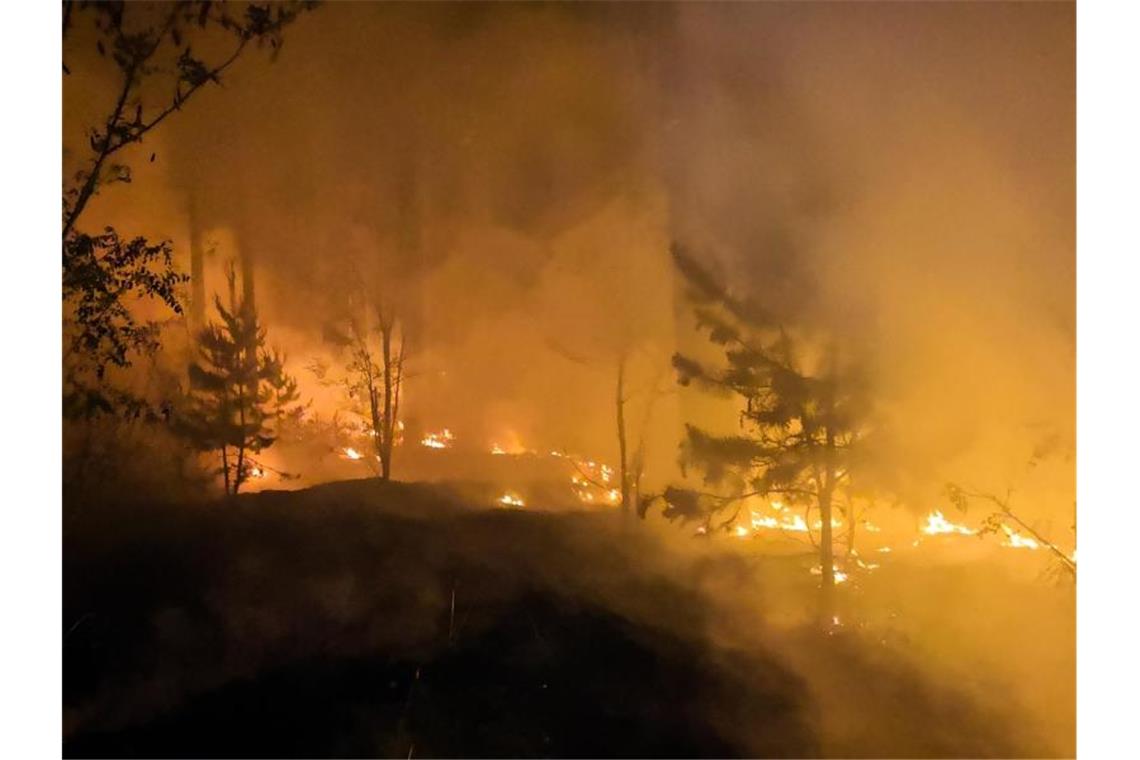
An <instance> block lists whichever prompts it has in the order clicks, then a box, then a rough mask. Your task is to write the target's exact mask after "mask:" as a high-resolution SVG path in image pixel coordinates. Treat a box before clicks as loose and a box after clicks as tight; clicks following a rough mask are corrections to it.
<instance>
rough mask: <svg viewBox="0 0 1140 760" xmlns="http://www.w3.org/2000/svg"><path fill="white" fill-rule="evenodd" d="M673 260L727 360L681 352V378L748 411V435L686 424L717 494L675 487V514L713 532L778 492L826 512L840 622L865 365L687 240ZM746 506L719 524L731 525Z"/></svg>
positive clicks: (671, 499) (827, 586)
mask: <svg viewBox="0 0 1140 760" xmlns="http://www.w3.org/2000/svg"><path fill="white" fill-rule="evenodd" d="M673 258H674V261H675V263H676V265H677V269H678V270H679V272H680V273H681V275H682V277H683V279H684V282H685V284H686V286H687V291H688V296H689V298H690V299H691V301H692V303H693V308H694V313H695V315H696V318H697V326H698V329H700V330H702V331H703V332H705V333H706V334H707V336H708V338H709V340H711V341H712V342H713V343H714V344H716V345H717V346H719V347H720V348H721V349H722V351H723V363H721V364H720V366H716V367H709V366H706V365H705V364H702V363H701V362H698V361H696V360H694V359H692V358H689V357H686V356H683V355H681V354H676V355H675V356H674V357H673V366H674V368H675V369H676V370H677V373H678V381H679V382H680V384H681V385H690V384H692V385H695V386H697V387H700V388H703V389H706V390H709V391H711V392H714V393H718V394H721V395H725V396H728V397H736V398H737V399H739V400H740V401H741V402H742V407H743V409H742V411H741V413H740V423H739V424H740V431H741V432H740V434H738V435H716V434H713V433H710V432H708V431H706V430H703V429H701V428H700V427H698V426H696V425H692V424H689V425H686V438H685V441H684V443H683V445H682V450H683V453H682V465H683V466H684V467H690V466H692V467H696V468H697V469H698V470H699V471H701V473H702V474H703V479H704V483H705V485H706V486H709V487H711V488H713V489H714V491H712V492H705V491H696V490H691V489H684V488H678V487H670V488H668V489H666V491H665V493H664V494H663V496H664V499H665V502H666V505H665V516H666V517H667V518H670V519H681V520H703V521H704V523H705V526H706V529H708V528H715V527H718V525H714V523H713V522H712V521H713V520H714V518H715V517H717V516H718V515H722V514H723V513H725V512H728V511H732V510H736V511H738V510H739V509H740V507H741V502H742V501H743V500H744V499H746V498H748V497H750V496H763V497H767V496H773V495H778V496H779V497H780V499H781V500H782V501H784V502H785V503H788V504H791V505H799V506H802V507H803V508H804V510H805V513H806V516H805V520H806V521H807V523H808V525H809V526H811V525H812V524H813V519H811V518H812V517H813V515H812V514H811V513H812V512H813V511H814V512H816V513H817V514H818V523H819V542H818V544H817V546H818V551H819V559H820V568H821V575H822V593H821V611H822V614H823V615H824V616H826V618H827V619H830V617H831V615H832V611H833V588H834V585H835V575H834V561H835V557H834V548H833V546H834V543H833V530H832V527H833V526H832V521H833V519H834V514H835V511H836V508H837V506H838V505H837V497H838V495H839V494H840V493H841V492H842V491H843V490H844V489H845V488H847V487H849V486H850V484H851V481H852V470H853V468H854V467H855V466H856V465H857V464H858V458H859V448H858V447H859V444H860V442H861V436H862V434H863V433H864V431H865V429H866V419H867V414H868V398H867V394H866V391H865V383H864V382H863V381H862V379H861V378H860V376H859V374H858V371H857V369H856V368H853V367H850V366H845V364H844V363H843V362H841V361H840V351H839V350H838V348H837V347H836V346H835V345H834V342H833V341H830V340H828V339H827V338H823V339H819V338H818V336H811V335H808V334H807V331H806V330H804V331H802V332H801V334H800V335H799V336H795V335H793V332H792V331H791V329H790V328H788V327H787V326H785V325H782V324H781V323H780V322H779V321H778V320H777V319H776V318H775V317H774V316H773V315H771V314H769V313H768V312H767V311H765V310H764V309H763V308H761V307H759V305H758V304H757V303H756V302H755V301H753V300H749V299H742V298H738V297H736V296H734V295H733V294H732V293H730V292H729V291H728V290H727V289H726V288H724V287H723V286H722V285H721V284H720V283H718V282H717V281H716V280H715V278H713V277H712V276H711V275H710V274H709V273H708V272H707V271H706V270H705V269H704V268H702V267H701V266H700V265H699V264H698V263H697V262H696V261H695V260H694V259H693V258H692V257H691V256H690V255H689V254H688V253H687V252H686V251H685V250H684V249H682V248H681V247H679V246H675V247H674V248H673ZM810 338H816V339H815V340H814V341H813V340H810ZM809 347H811V348H813V349H814V350H813V351H809V350H808V348H809ZM643 510H644V507H643ZM736 511H732V513H731V514H730V515H729V517H728V518H727V519H725V520H723V521H722V522H720V523H719V526H723V527H724V528H726V529H727V528H728V527H729V526H730V525H731V524H732V523H733V522H734V521H735V518H736ZM850 540H852V541H853V538H852V539H850Z"/></svg>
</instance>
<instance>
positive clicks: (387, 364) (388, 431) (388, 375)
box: [380, 324, 395, 481]
mask: <svg viewBox="0 0 1140 760" xmlns="http://www.w3.org/2000/svg"><path fill="white" fill-rule="evenodd" d="M380 338H381V341H382V346H381V351H383V354H384V356H383V359H384V420H383V422H384V437H383V441H382V443H383V446H382V450H381V452H380V479H381V480H384V481H387V480H389V479H390V478H391V476H392V431H393V430H394V428H395V425H394V423H393V422H392V371H393V368H392V325H391V324H382V325H381V327H380Z"/></svg>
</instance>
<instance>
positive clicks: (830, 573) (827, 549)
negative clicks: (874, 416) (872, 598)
mask: <svg viewBox="0 0 1140 760" xmlns="http://www.w3.org/2000/svg"><path fill="white" fill-rule="evenodd" d="M825 446H826V449H825V450H824V463H823V483H821V484H820V489H819V520H820V530H819V565H820V571H821V575H820V578H821V581H820V618H821V619H822V620H823V622H824V623H825V624H830V623H831V622H832V618H833V617H834V615H835V551H834V546H833V540H832V530H831V515H832V508H831V507H832V503H831V502H832V495H833V493H834V490H835V464H834V460H833V455H834V449H835V433H834V431H833V430H832V429H831V427H830V426H828V428H827V440H826V443H825Z"/></svg>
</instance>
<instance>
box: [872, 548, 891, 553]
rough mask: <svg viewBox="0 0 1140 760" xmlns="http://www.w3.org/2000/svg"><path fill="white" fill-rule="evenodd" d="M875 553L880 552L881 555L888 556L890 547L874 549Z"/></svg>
mask: <svg viewBox="0 0 1140 760" xmlns="http://www.w3.org/2000/svg"><path fill="white" fill-rule="evenodd" d="M875 551H879V552H882V553H883V554H890V551H891V547H889V546H880V547H879V548H878V549H876V550H875Z"/></svg>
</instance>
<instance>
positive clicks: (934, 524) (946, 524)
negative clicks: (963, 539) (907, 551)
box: [915, 510, 974, 546]
mask: <svg viewBox="0 0 1140 760" xmlns="http://www.w3.org/2000/svg"><path fill="white" fill-rule="evenodd" d="M922 532H923V533H926V534H927V535H931V536H933V535H936V534H938V533H960V534H962V535H963V536H972V535H974V531H972V530H970V529H969V528H967V527H966V526H965V525H955V524H954V523H952V522H950V521H949V520H947V519H946V518H945V517H944V516H943V515H942V512H940V511H939V510H934V511H933V512H931V513H930V514H929V515H928V516H927V518H926V525H924V526H922ZM917 545H918V544H915V546H917Z"/></svg>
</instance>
